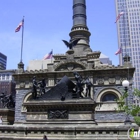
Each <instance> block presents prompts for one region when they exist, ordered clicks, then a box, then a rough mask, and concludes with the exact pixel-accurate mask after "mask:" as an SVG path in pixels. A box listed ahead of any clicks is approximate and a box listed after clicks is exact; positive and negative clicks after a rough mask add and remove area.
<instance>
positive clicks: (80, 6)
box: [69, 0, 91, 55]
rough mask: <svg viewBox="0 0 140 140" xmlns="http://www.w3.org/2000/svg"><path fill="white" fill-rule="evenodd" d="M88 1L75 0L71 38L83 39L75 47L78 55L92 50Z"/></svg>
mask: <svg viewBox="0 0 140 140" xmlns="http://www.w3.org/2000/svg"><path fill="white" fill-rule="evenodd" d="M86 20H87V16H86V1H85V0H73V27H72V29H71V32H70V34H69V35H70V37H71V40H74V39H76V38H80V39H81V40H80V41H79V42H78V44H77V45H76V46H75V47H74V48H73V49H74V50H75V54H76V55H81V54H83V53H87V52H91V49H90V46H89V37H90V35H91V34H90V32H89V30H88V27H87V23H86Z"/></svg>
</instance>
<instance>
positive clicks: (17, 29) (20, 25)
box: [15, 19, 24, 32]
mask: <svg viewBox="0 0 140 140" xmlns="http://www.w3.org/2000/svg"><path fill="white" fill-rule="evenodd" d="M23 24H24V19H22V21H21V22H20V23H19V25H18V26H17V28H16V29H15V32H18V31H20V28H21V27H22V26H23Z"/></svg>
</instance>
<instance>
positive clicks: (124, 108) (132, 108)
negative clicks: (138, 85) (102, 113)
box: [117, 89, 140, 126]
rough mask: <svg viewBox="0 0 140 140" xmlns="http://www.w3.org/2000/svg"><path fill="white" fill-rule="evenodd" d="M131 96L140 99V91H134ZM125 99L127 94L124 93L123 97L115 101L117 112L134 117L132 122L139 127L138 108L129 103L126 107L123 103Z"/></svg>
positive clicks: (139, 111)
mask: <svg viewBox="0 0 140 140" xmlns="http://www.w3.org/2000/svg"><path fill="white" fill-rule="evenodd" d="M133 95H134V96H137V97H139V98H140V90H138V89H134V92H133ZM127 98H128V92H126V91H125V92H124V93H123V95H122V96H121V97H120V98H119V99H118V100H117V104H118V109H117V110H118V111H119V112H120V111H124V112H125V113H127V114H131V115H132V116H134V120H135V122H136V124H137V125H139V126H140V117H139V116H138V115H139V114H140V106H137V105H134V104H131V103H128V105H126V103H125V101H126V99H127Z"/></svg>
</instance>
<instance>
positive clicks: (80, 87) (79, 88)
mask: <svg viewBox="0 0 140 140" xmlns="http://www.w3.org/2000/svg"><path fill="white" fill-rule="evenodd" d="M73 74H74V77H75V80H76V85H75V84H74V85H75V88H74V90H73V91H74V92H75V93H76V95H77V97H78V98H84V97H91V87H92V86H93V84H92V83H91V81H90V80H89V77H86V78H84V79H83V78H82V76H81V75H80V74H79V73H78V72H73ZM66 80H68V79H67V78H66ZM63 82H65V81H64V79H63ZM63 82H62V83H63ZM32 83H33V86H32V98H33V99H37V98H38V97H41V96H42V95H43V94H45V89H46V82H45V79H44V78H43V79H42V80H41V81H39V82H37V81H36V77H35V76H34V77H33V80H32ZM58 83H59V82H58ZM59 84H60V83H59ZM69 84H70V83H69ZM84 86H85V93H83V92H84ZM83 94H84V96H83ZM61 100H62V99H61Z"/></svg>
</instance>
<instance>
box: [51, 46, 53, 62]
mask: <svg viewBox="0 0 140 140" xmlns="http://www.w3.org/2000/svg"><path fill="white" fill-rule="evenodd" d="M52 55H53V49H52ZM51 63H52V57H51Z"/></svg>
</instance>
